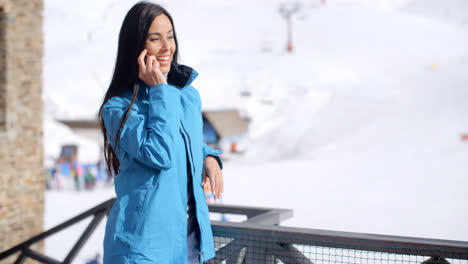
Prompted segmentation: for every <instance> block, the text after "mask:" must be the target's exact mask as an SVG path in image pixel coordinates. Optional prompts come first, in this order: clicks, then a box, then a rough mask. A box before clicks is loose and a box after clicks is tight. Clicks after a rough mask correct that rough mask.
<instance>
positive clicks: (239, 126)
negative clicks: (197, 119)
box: [202, 110, 247, 138]
mask: <svg viewBox="0 0 468 264" xmlns="http://www.w3.org/2000/svg"><path fill="white" fill-rule="evenodd" d="M202 114H203V117H204V118H206V119H207V120H208V122H210V123H211V125H212V126H213V127H214V129H215V130H216V132H217V133H218V135H219V137H220V138H226V137H230V136H237V135H240V134H243V133H246V132H247V122H246V121H245V120H244V119H242V117H241V116H240V114H239V111H237V110H221V111H210V112H203V113H202Z"/></svg>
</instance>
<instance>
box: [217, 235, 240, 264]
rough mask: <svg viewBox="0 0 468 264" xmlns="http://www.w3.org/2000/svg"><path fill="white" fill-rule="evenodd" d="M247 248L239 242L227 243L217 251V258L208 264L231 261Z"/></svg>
mask: <svg viewBox="0 0 468 264" xmlns="http://www.w3.org/2000/svg"><path fill="white" fill-rule="evenodd" d="M244 247H246V245H245V243H242V242H241V241H239V240H236V239H234V240H232V241H230V242H229V243H227V244H226V245H225V246H224V247H222V248H220V249H218V250H217V251H216V257H215V258H214V259H212V260H209V261H208V263H212V264H214V263H221V262H222V261H224V260H226V259H229V258H230V257H231V256H232V255H236V254H237V252H239V251H240V250H241V249H242V248H244Z"/></svg>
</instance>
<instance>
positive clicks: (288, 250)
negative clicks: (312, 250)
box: [267, 243, 313, 264]
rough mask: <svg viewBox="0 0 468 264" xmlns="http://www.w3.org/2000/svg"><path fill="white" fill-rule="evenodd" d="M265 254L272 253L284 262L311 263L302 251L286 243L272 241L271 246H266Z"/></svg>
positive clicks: (287, 263) (290, 263) (292, 263)
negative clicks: (280, 243)
mask: <svg viewBox="0 0 468 264" xmlns="http://www.w3.org/2000/svg"><path fill="white" fill-rule="evenodd" d="M267 254H269V255H274V256H275V257H276V258H278V259H279V260H281V261H282V262H283V263H284V264H313V262H312V261H310V260H309V259H308V258H307V257H306V256H304V254H302V252H300V251H299V250H297V248H295V247H294V246H292V245H288V244H285V245H279V244H277V243H273V245H272V247H271V248H269V247H267Z"/></svg>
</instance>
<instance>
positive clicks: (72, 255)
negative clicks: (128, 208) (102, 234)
mask: <svg viewBox="0 0 468 264" xmlns="http://www.w3.org/2000/svg"><path fill="white" fill-rule="evenodd" d="M106 215H107V214H106V212H102V213H98V214H97V215H95V216H94V219H93V220H92V221H91V223H89V225H88V226H87V227H86V230H85V231H84V232H83V234H81V236H80V238H79V239H78V241H77V242H76V243H75V245H74V246H73V248H72V250H71V251H70V252H69V253H68V256H67V257H66V258H65V260H64V261H63V263H65V264H68V263H71V262H72V260H73V259H74V258H75V257H76V255H77V254H78V252H79V251H80V250H81V248H82V247H83V245H84V244H85V243H86V241H88V239H89V237H90V236H91V235H92V234H93V232H94V230H96V228H97V226H98V225H99V223H100V222H101V220H102V219H103V218H104V216H106Z"/></svg>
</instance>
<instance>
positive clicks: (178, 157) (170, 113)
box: [102, 63, 222, 264]
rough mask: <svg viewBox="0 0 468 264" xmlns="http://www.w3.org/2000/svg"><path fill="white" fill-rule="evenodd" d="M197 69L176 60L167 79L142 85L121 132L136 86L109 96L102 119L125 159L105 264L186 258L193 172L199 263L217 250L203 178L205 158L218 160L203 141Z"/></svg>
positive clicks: (109, 227) (106, 239)
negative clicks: (197, 88) (132, 92)
mask: <svg viewBox="0 0 468 264" xmlns="http://www.w3.org/2000/svg"><path fill="white" fill-rule="evenodd" d="M197 76H198V73H197V72H196V71H195V70H193V69H192V68H190V67H187V66H185V65H177V64H175V63H173V64H172V65H171V70H170V73H169V76H168V84H158V85H155V86H152V87H147V86H146V85H145V84H144V83H143V82H142V81H140V84H139V85H140V88H139V92H138V95H137V99H136V100H135V102H134V104H133V106H132V109H131V110H130V112H129V115H128V118H127V121H126V122H125V125H124V127H123V128H122V131H121V134H120V147H119V148H117V150H116V149H115V146H114V142H115V137H116V133H117V130H118V129H119V125H120V120H121V118H122V116H123V114H124V113H125V111H126V110H127V109H128V107H129V105H130V100H131V96H132V95H131V93H130V91H127V92H124V93H123V94H122V95H120V96H114V97H112V98H110V99H109V100H108V101H107V102H106V103H105V104H104V107H103V110H102V118H103V120H104V125H105V127H106V130H107V136H108V139H109V142H110V144H111V146H112V147H113V149H114V150H116V151H115V152H116V155H117V157H118V159H119V162H120V169H119V172H118V173H117V175H116V176H115V181H114V183H115V193H116V196H117V199H116V202H115V203H114V205H113V207H112V209H111V211H110V213H109V217H108V219H107V224H106V231H105V237H104V264H111V263H112V264H120V263H122V264H123V263H126V264H127V263H128V264H129V263H132V264H133V263H135V264H136V263H138V264H149V263H151V264H154V263H187V177H188V175H187V174H188V171H190V172H191V175H190V176H191V177H192V182H193V185H192V188H193V195H194V198H195V207H196V210H195V211H196V217H197V220H198V226H199V228H200V262H201V263H203V261H205V260H208V259H210V258H213V257H214V255H215V251H214V245H213V234H212V230H211V225H210V219H209V213H208V206H207V204H206V199H205V194H204V188H203V186H201V183H202V169H203V159H204V158H205V157H206V156H207V155H213V156H215V157H217V159H218V162H219V164H220V166H221V167H222V164H221V160H220V159H219V154H221V152H220V151H219V150H213V149H211V148H210V147H209V146H208V145H206V144H204V143H203V138H202V131H203V120H202V115H201V101H200V95H199V93H198V91H197V90H196V89H195V88H194V87H193V86H192V85H191V83H192V82H193V80H194V79H195V78H196V77H197Z"/></svg>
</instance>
